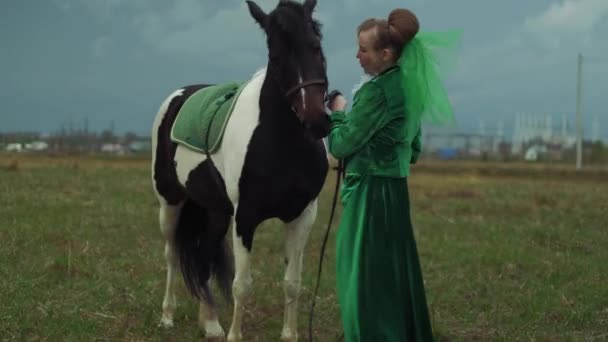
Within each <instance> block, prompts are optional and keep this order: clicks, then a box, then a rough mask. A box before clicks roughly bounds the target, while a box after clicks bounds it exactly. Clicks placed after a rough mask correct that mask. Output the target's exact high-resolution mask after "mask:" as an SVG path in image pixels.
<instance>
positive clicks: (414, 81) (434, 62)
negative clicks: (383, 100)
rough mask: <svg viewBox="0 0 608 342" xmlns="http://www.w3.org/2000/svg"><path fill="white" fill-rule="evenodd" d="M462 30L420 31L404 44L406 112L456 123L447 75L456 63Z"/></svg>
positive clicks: (435, 122)
mask: <svg viewBox="0 0 608 342" xmlns="http://www.w3.org/2000/svg"><path fill="white" fill-rule="evenodd" d="M461 36H462V33H461V31H457V30H455V31H445V32H419V33H418V34H417V35H416V36H415V37H414V38H413V39H412V40H411V41H410V42H408V43H407V44H406V46H405V47H404V49H403V51H402V53H401V57H400V58H399V60H398V63H399V65H400V67H401V72H402V73H403V78H402V79H403V89H404V91H405V102H406V112H407V113H408V115H410V116H412V117H419V118H420V120H421V122H422V123H424V124H433V125H453V124H455V122H456V121H455V117H454V111H453V108H452V104H451V103H450V99H449V96H448V94H447V91H446V90H445V87H444V83H443V82H444V80H443V77H442V76H444V74H445V73H447V72H449V71H451V70H452V69H453V67H454V66H455V64H456V61H457V58H456V54H457V49H458V45H459V43H460V39H461Z"/></svg>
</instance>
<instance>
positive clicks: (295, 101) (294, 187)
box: [152, 0, 330, 341]
mask: <svg viewBox="0 0 608 342" xmlns="http://www.w3.org/2000/svg"><path fill="white" fill-rule="evenodd" d="M247 4H248V8H249V12H250V14H251V15H252V17H253V18H254V19H255V21H256V22H257V23H258V24H259V25H260V26H261V27H262V29H263V30H264V31H265V33H266V38H267V46H268V57H269V59H268V64H267V66H266V68H264V69H262V70H260V71H258V72H257V73H255V75H254V76H253V77H252V79H251V80H250V81H249V83H248V85H247V86H246V87H245V88H244V89H243V91H242V92H241V95H240V97H239V98H238V99H237V102H236V103H235V105H234V111H233V113H232V115H231V117H230V118H229V121H228V123H227V126H226V128H225V132H224V138H223V141H222V145H221V147H220V148H219V150H218V151H217V152H215V153H214V154H213V155H211V156H209V155H206V154H204V153H198V152H195V151H193V150H191V149H189V148H187V147H184V146H181V145H178V144H175V143H173V142H172V141H171V139H170V131H171V127H172V124H173V122H174V120H175V118H176V115H177V113H178V111H179V109H180V108H181V106H182V105H183V104H184V101H186V99H188V97H189V96H191V95H192V94H193V93H194V92H196V91H197V90H199V89H201V88H203V87H205V85H196V86H187V87H184V88H182V89H179V90H177V91H175V92H174V93H173V94H171V95H170V96H169V97H168V98H167V99H166V100H165V101H164V102H163V104H162V105H161V107H160V110H159V112H158V114H157V116H156V120H155V122H154V126H153V134H152V136H153V139H152V140H153V141H152V145H153V146H152V147H153V161H152V172H153V183H154V189H155V192H156V194H157V197H158V200H159V202H160V213H159V220H160V226H161V231H162V233H163V235H164V238H165V240H166V243H165V258H166V261H167V268H168V269H167V283H166V291H165V296H164V300H163V304H162V309H163V315H162V319H161V325H164V326H167V327H171V326H173V315H174V312H175V308H176V298H175V281H176V276H177V274H178V272H180V271H181V273H182V275H183V277H184V280H185V283H186V285H187V286H188V288H189V289H190V291H191V292H192V293H193V294H194V295H196V296H197V297H198V298H199V299H200V311H199V325H200V326H201V328H202V329H204V330H205V334H206V337H207V338H224V337H225V333H224V330H223V328H222V327H221V325H220V323H219V321H218V315H217V311H216V307H215V305H214V301H213V300H212V297H211V294H210V290H209V280H210V278H211V277H214V278H216V280H217V281H218V284H219V286H220V288H221V289H222V290H223V291H224V294H226V295H230V294H232V300H233V304H234V313H233V317H232V325H231V327H230V331H229V333H228V340H229V341H234V340H241V339H242V332H241V324H242V319H243V312H244V303H245V300H246V298H247V294H248V292H249V290H250V288H251V284H252V278H251V270H250V253H251V249H252V243H253V236H254V232H255V230H256V227H257V226H258V225H259V224H260V223H261V222H262V221H264V220H266V219H269V218H279V219H280V220H281V221H283V222H285V223H286V234H285V237H286V239H285V260H286V271H285V276H284V294H285V313H284V323H283V329H282V333H281V338H282V339H283V340H297V338H298V334H297V306H298V300H297V299H298V295H299V291H300V283H301V272H302V258H303V255H302V254H303V253H302V252H303V249H304V247H305V245H306V242H307V239H308V236H309V232H310V229H311V227H312V224H313V222H314V221H315V218H316V213H317V197H318V195H319V192H320V191H321V188H322V186H323V184H324V182H325V177H326V175H327V171H328V161H327V154H326V150H325V146H324V144H323V140H322V138H323V137H325V136H327V134H328V132H329V127H330V124H329V119H328V116H327V113H326V111H325V104H324V98H325V95H326V93H327V84H328V82H327V76H326V63H325V57H324V55H323V51H322V49H321V33H320V25H319V23H318V22H317V21H316V20H314V19H313V18H312V12H313V10H314V7H315V5H316V0H305V2H304V3H303V4H299V3H295V2H292V1H289V0H281V1H280V3H279V4H278V5H277V7H276V8H275V9H274V10H273V11H271V12H270V13H268V14H266V13H264V11H263V10H262V9H261V8H260V7H258V5H256V4H255V3H254V2H252V1H247ZM231 224H232V227H233V229H232V230H233V234H232V239H233V240H232V251H230V250H229V249H228V247H227V246H228V244H227V241H226V235H227V232H228V230H229V226H230V225H231Z"/></svg>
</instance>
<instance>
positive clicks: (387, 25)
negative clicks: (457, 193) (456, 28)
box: [328, 9, 451, 342]
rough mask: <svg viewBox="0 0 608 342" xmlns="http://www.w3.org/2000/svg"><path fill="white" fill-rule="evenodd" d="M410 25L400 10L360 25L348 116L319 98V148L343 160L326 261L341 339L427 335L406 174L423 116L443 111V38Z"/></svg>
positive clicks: (446, 110) (340, 103) (446, 109)
mask: <svg viewBox="0 0 608 342" xmlns="http://www.w3.org/2000/svg"><path fill="white" fill-rule="evenodd" d="M418 30H419V23H418V19H417V18H416V16H415V15H414V14H413V13H412V12H411V11H409V10H406V9H396V10H393V11H392V12H391V13H390V15H389V17H388V20H383V19H368V20H366V21H364V22H363V23H362V24H361V25H360V26H359V28H358V30H357V33H358V41H359V51H358V52H357V58H358V59H359V62H360V64H361V67H362V68H363V70H364V71H365V73H366V74H368V75H369V76H371V77H372V78H371V80H369V81H368V82H366V83H364V84H363V85H362V86H361V87H360V88H359V90H358V91H357V92H356V94H355V96H354V102H353V107H352V110H351V111H350V112H349V113H348V115H346V113H345V111H344V110H345V107H346V100H345V99H344V97H342V96H337V97H335V98H334V100H333V101H331V103H330V104H329V108H330V110H332V114H331V122H332V130H331V133H330V135H329V139H328V142H329V151H330V153H331V154H332V155H333V156H334V157H335V158H338V159H342V160H344V162H345V179H344V185H343V188H342V190H341V196H342V203H343V205H344V210H343V214H342V219H341V222H340V227H339V228H338V233H337V234H338V235H337V242H336V243H337V246H336V253H337V256H336V257H337V287H338V300H339V304H340V310H341V315H342V323H343V328H344V336H345V339H346V341H349V342H350V341H431V340H432V339H433V334H432V329H431V323H430V319H429V314H428V308H427V303H426V295H425V290H424V284H423V278H422V272H421V269H420V263H419V260H418V252H417V249H416V242H415V239H414V234H413V229H412V223H411V219H410V210H409V194H408V187H407V177H408V175H409V173H410V169H409V166H410V163H415V162H416V160H417V159H418V156H419V155H420V152H421V142H420V122H421V118H422V116H423V114H424V115H425V116H428V115H435V116H436V117H437V118H441V120H442V121H445V119H446V118H449V117H450V116H451V110H450V109H451V108H450V106H449V102H448V101H447V96H446V95H445V92H444V91H443V89H442V88H441V86H440V84H441V82H437V81H438V80H439V79H438V77H437V71H436V70H435V68H434V64H433V63H434V60H433V59H432V56H431V55H430V48H431V45H432V44H436V43H438V42H439V43H440V44H439V45H445V44H443V43H445V42H446V40H445V39H444V38H441V37H446V36H422V37H418ZM428 38H439V39H428ZM442 39H443V40H442ZM450 39H451V38H449V39H448V40H450ZM427 113H428V114H427ZM429 118H430V117H429Z"/></svg>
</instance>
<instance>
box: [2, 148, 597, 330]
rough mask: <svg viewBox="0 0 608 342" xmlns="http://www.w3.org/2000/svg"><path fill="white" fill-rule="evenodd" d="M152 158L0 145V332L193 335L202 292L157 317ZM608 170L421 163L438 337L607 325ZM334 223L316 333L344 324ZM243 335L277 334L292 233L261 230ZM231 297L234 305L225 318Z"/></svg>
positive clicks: (307, 281)
mask: <svg viewBox="0 0 608 342" xmlns="http://www.w3.org/2000/svg"><path fill="white" fill-rule="evenodd" d="M149 169H150V168H149V165H148V163H147V161H146V160H133V159H131V160H124V159H107V158H103V159H101V158H100V159H96V158H81V159H76V158H75V159H70V158H65V157H64V158H46V157H40V158H38V157H23V156H18V157H17V156H7V155H1V156H0V221H1V224H0V241H1V243H0V260H1V263H0V303H1V305H2V307H1V308H0V339H1V340H19V341H21V340H24V341H30V340H36V341H38V340H49V341H56V340H69V341H90V340H129V341H151V340H152V341H184V340H193V339H196V338H200V337H201V336H202V333H201V332H200V331H199V329H198V326H197V314H198V306H197V304H196V302H195V301H194V300H193V299H192V298H190V296H189V295H188V294H187V292H186V291H185V288H184V286H183V285H182V283H181V281H180V284H179V287H178V309H177V311H176V317H175V324H176V327H175V328H173V329H163V328H159V327H158V322H159V320H160V316H161V301H162V296H163V292H164V285H165V262H164V258H163V247H162V246H163V242H162V240H161V234H160V229H159V227H158V222H157V217H158V214H157V204H156V199H155V198H154V196H153V192H152V188H151V182H150V175H149ZM334 177H335V175H334V174H333V173H332V174H330V175H329V178H328V182H327V185H326V187H325V189H324V192H323V195H322V198H321V202H320V212H319V214H318V219H317V223H316V225H315V227H314V230H313V234H312V235H311V239H310V241H309V244H308V246H307V249H306V252H305V253H306V254H305V266H304V267H305V268H304V273H303V277H304V278H303V290H302V295H301V301H300V326H299V333H300V337H301V338H302V339H303V340H304V338H305V337H306V331H307V322H308V310H309V308H310V300H311V293H312V290H313V289H314V285H315V279H316V278H315V277H316V272H317V263H318V257H319V250H320V246H321V242H322V238H323V233H324V229H325V225H326V222H327V219H328V217H329V209H330V204H331V195H332V194H331V192H332V190H333V186H334V183H333V182H334ZM606 180H608V175H607V174H606V172H605V171H602V170H594V171H593V172H588V173H585V172H583V173H581V174H579V173H575V172H573V171H572V170H569V169H568V167H564V166H561V167H557V166H553V167H550V166H546V167H535V168H526V167H524V166H521V165H519V166H518V165H512V166H509V165H507V166H505V165H501V166H498V165H493V164H475V163H460V164H441V163H424V162H423V163H422V164H421V165H419V166H416V167H415V168H414V170H413V175H412V177H411V179H410V192H411V196H412V203H413V209H412V210H413V219H414V223H415V227H416V237H417V241H418V248H419V253H420V256H421V262H422V267H423V272H424V276H425V281H426V286H427V296H428V301H429V306H430V310H431V315H432V320H433V326H434V329H435V333H436V335H437V337H438V339H443V340H454V341H469V340H481V341H488V340H509V341H510V340H526V341H527V340H541V341H546V340H551V341H553V340H566V341H569V340H597V341H600V340H605V339H608V286H607V285H606V284H608V262H607V260H608V248H607V246H608V200H607V198H608V195H607V193H608V185H607V184H608V182H606ZM334 242H335V240H334V239H333V235H332V236H331V239H330V241H329V245H328V251H327V255H326V260H325V264H324V273H323V278H322V284H321V288H320V292H319V294H320V296H319V298H318V300H317V307H316V311H315V313H316V319H315V334H316V336H317V338H318V340H319V341H334V340H335V339H336V338H337V337H338V336H339V335H340V332H341V328H340V318H339V312H338V307H337V302H336V295H335V288H334V284H335V278H334V275H333V270H334V267H335V260H334V254H333V252H334V250H333V247H334ZM252 266H253V271H252V275H253V290H252V292H251V297H250V298H249V300H248V302H247V307H246V314H245V319H244V327H243V328H244V334H245V339H246V340H249V341H271V340H277V339H278V337H279V335H280V329H281V326H282V319H283V284H282V279H283V272H284V266H283V233H282V230H281V227H280V226H279V225H277V221H275V220H270V221H267V222H265V223H264V224H263V227H261V228H259V230H258V232H257V234H256V236H255V241H254V251H253V257H252ZM231 310H232V308H231V307H229V306H228V305H227V304H225V303H223V306H222V308H221V322H222V324H223V326H224V329H225V330H228V328H229V324H230V313H231Z"/></svg>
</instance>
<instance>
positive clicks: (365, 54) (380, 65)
mask: <svg viewBox="0 0 608 342" xmlns="http://www.w3.org/2000/svg"><path fill="white" fill-rule="evenodd" d="M375 41H376V29H375V28H373V29H369V30H366V31H361V32H360V33H359V50H358V51H357V59H359V64H361V67H362V68H363V71H364V72H365V73H366V74H368V75H370V76H376V75H377V74H379V73H380V72H381V71H382V70H384V69H385V68H386V66H387V53H390V51H389V50H388V49H380V50H377V49H376V48H375V46H374V43H375Z"/></svg>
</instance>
